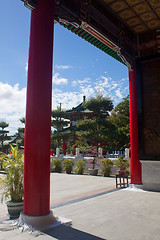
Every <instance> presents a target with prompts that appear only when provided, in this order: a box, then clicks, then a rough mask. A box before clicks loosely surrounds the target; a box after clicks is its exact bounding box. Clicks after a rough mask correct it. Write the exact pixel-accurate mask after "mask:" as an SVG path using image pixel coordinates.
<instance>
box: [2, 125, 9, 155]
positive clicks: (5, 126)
mask: <svg viewBox="0 0 160 240" xmlns="http://www.w3.org/2000/svg"><path fill="white" fill-rule="evenodd" d="M8 126H9V124H8V123H6V122H0V128H1V129H0V143H1V146H0V147H1V151H2V152H4V151H5V150H7V149H6V147H5V146H4V141H5V140H9V139H10V137H9V136H8V133H9V131H7V130H5V128H7V127H8ZM8 146H9V145H8ZM7 148H8V147H7Z"/></svg>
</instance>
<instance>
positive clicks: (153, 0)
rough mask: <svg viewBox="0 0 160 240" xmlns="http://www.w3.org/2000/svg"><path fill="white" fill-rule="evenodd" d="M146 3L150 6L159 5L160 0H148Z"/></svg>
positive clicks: (155, 6)
mask: <svg viewBox="0 0 160 240" xmlns="http://www.w3.org/2000/svg"><path fill="white" fill-rule="evenodd" d="M148 3H149V5H150V6H151V7H152V8H157V7H160V1H159V0H149V1H148Z"/></svg>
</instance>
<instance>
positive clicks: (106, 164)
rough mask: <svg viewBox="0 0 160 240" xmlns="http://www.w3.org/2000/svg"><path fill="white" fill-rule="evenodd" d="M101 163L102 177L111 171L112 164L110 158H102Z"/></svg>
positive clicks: (107, 175) (108, 174)
mask: <svg viewBox="0 0 160 240" xmlns="http://www.w3.org/2000/svg"><path fill="white" fill-rule="evenodd" d="M101 164H102V166H103V168H102V175H103V176H104V177H109V176H110V175H111V172H112V166H113V162H112V160H110V159H109V158H104V159H102V160H101Z"/></svg>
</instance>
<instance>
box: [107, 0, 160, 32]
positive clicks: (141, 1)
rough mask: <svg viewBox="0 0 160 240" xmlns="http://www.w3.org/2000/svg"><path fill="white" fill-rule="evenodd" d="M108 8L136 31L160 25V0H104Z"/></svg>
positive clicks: (148, 29)
mask: <svg viewBox="0 0 160 240" xmlns="http://www.w3.org/2000/svg"><path fill="white" fill-rule="evenodd" d="M103 2H104V3H105V4H106V6H107V8H110V10H111V11H112V12H113V13H114V14H116V15H118V17H119V18H120V20H121V21H122V22H123V23H124V24H126V25H127V26H128V27H129V29H130V30H131V31H133V32H135V33H144V32H147V31H151V30H154V29H158V28H159V27H160V0H117V1H113V0H103Z"/></svg>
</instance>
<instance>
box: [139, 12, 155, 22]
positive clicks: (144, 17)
mask: <svg viewBox="0 0 160 240" xmlns="http://www.w3.org/2000/svg"><path fill="white" fill-rule="evenodd" d="M140 18H141V19H142V20H143V21H144V22H145V21H150V20H151V19H154V18H155V15H154V14H153V12H152V11H149V12H146V13H144V14H142V15H140Z"/></svg>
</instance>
